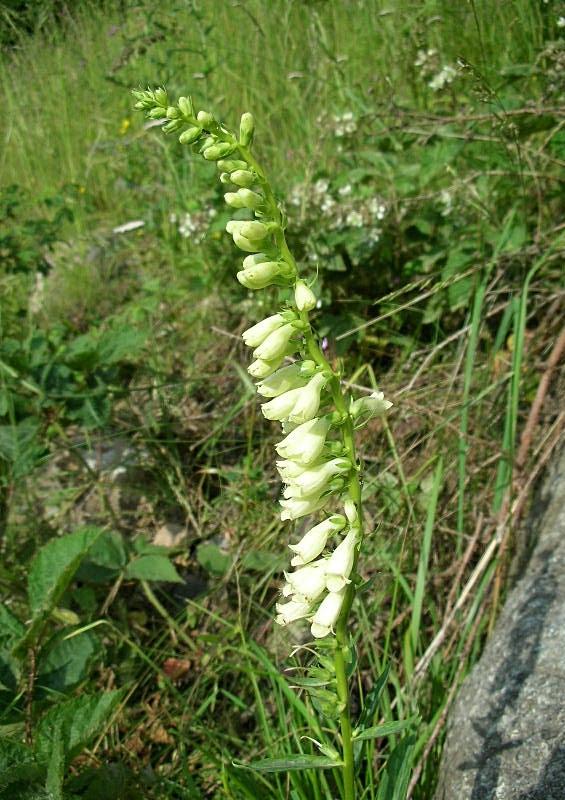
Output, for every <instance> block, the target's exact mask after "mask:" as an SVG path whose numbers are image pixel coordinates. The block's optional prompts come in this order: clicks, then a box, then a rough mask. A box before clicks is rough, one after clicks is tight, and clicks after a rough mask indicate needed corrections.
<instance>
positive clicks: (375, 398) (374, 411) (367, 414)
mask: <svg viewBox="0 0 565 800" xmlns="http://www.w3.org/2000/svg"><path fill="white" fill-rule="evenodd" d="M391 406H392V403H391V402H390V400H385V396H384V394H383V393H382V392H373V393H372V394H371V395H369V397H360V398H359V400H352V401H351V403H350V405H349V413H350V414H351V416H352V417H353V419H354V421H355V424H356V425H357V426H360V425H364V424H365V423H366V422H368V421H369V420H370V419H372V418H373V417H376V416H380V415H381V414H384V413H385V411H388V409H389V408H390V407H391Z"/></svg>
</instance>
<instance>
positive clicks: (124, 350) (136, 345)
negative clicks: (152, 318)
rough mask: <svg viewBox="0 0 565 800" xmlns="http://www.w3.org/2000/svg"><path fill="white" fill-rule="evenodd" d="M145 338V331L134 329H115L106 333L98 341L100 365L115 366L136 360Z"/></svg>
mask: <svg viewBox="0 0 565 800" xmlns="http://www.w3.org/2000/svg"><path fill="white" fill-rule="evenodd" d="M146 338H147V331H138V330H136V329H135V328H116V329H114V330H111V331H106V333H103V334H102V336H101V337H100V340H99V341H98V357H99V359H100V363H101V364H116V363H117V362H118V361H124V360H127V361H132V360H133V359H135V358H137V357H138V356H139V355H140V353H141V351H142V349H143V345H144V343H145V340H146Z"/></svg>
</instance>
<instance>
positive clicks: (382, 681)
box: [357, 664, 390, 730]
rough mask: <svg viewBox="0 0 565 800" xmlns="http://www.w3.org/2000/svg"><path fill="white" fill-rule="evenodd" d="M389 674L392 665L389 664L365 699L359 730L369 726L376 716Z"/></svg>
mask: <svg viewBox="0 0 565 800" xmlns="http://www.w3.org/2000/svg"><path fill="white" fill-rule="evenodd" d="M389 672H390V664H387V665H386V667H385V668H384V670H383V671H382V672H381V674H380V675H379V677H378V678H377V680H376V682H375V685H374V686H373V688H372V689H371V690H370V692H369V694H368V695H367V697H366V698H365V703H364V706H363V711H362V712H361V716H360V717H359V722H358V724H357V728H360V729H361V730H364V729H365V728H366V726H367V725H368V724H369V722H370V721H371V720H372V719H373V717H374V716H375V714H376V712H377V708H378V705H379V700H380V699H381V695H382V693H383V691H384V688H385V686H386V683H387V680H388V674H389Z"/></svg>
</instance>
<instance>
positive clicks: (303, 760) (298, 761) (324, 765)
mask: <svg viewBox="0 0 565 800" xmlns="http://www.w3.org/2000/svg"><path fill="white" fill-rule="evenodd" d="M233 765H234V767H241V768H243V769H252V770H255V772H296V771H298V770H304V769H331V768H332V767H341V766H342V763H341V761H335V759H333V758H329V756H310V755H305V754H303V753H297V754H296V755H289V756H284V757H281V758H263V759H261V760H260V761H252V762H251V764H237V763H236V762H235V761H234V764H233Z"/></svg>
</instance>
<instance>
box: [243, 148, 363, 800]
mask: <svg viewBox="0 0 565 800" xmlns="http://www.w3.org/2000/svg"><path fill="white" fill-rule="evenodd" d="M239 152H240V154H241V156H242V158H243V159H244V160H245V161H246V162H247V163H248V164H249V166H250V167H252V168H253V169H254V170H255V173H256V174H257V176H258V178H259V183H260V184H261V188H262V189H263V192H264V194H265V199H266V202H267V205H268V206H269V211H270V214H271V216H272V218H273V219H274V220H275V222H276V223H277V224H278V226H279V228H278V230H277V231H276V232H275V239H276V243H277V247H278V248H279V250H280V252H281V255H282V257H283V259H284V261H286V262H287V264H289V266H292V267H293V268H294V270H295V271H296V275H297V278H298V267H297V264H296V261H295V260H294V257H293V255H292V253H291V252H290V249H289V247H288V245H287V242H286V237H285V235H284V230H283V225H282V215H281V212H280V210H279V208H278V206H277V203H276V200H275V197H274V194H273V191H272V189H271V187H270V185H269V182H268V180H267V178H266V176H265V173H264V172H263V170H262V169H261V166H260V165H259V163H258V162H257V161H256V159H255V158H254V157H253V156H252V155H251V153H250V152H249V150H248V149H247V148H244V147H240V148H239ZM300 317H301V320H302V322H303V323H305V328H306V330H305V331H304V333H303V335H304V338H305V341H306V348H307V350H308V353H309V355H310V357H311V358H312V360H313V361H314V362H315V363H316V364H317V365H318V366H319V367H321V368H322V370H323V371H324V372H325V373H327V374H329V375H331V378H330V380H329V389H330V392H331V395H332V399H333V401H334V405H335V408H336V410H337V412H338V414H340V415H341V417H342V420H343V422H342V425H341V437H342V442H343V446H344V449H345V451H346V452H347V455H348V457H349V459H350V461H351V463H352V464H353V465H354V469H353V470H352V472H351V477H350V480H349V490H348V492H349V496H350V498H351V499H352V500H353V502H354V503H355V507H356V509H357V515H358V519H359V525H360V535H359V545H358V548H357V550H356V553H355V562H354V565H353V570H352V575H355V573H356V566H357V560H358V557H359V549H360V546H361V541H362V538H363V527H362V525H363V513H362V507H361V483H360V481H359V471H358V468H357V454H356V451H355V436H354V429H353V420H352V418H351V415H350V414H349V413H348V408H347V398H346V396H345V394H344V393H343V391H342V389H341V382H340V376H339V374H338V373H337V372H335V371H334V370H333V369H332V367H331V365H330V364H329V362H328V360H327V359H326V357H325V355H324V353H323V352H322V350H321V348H320V345H319V343H318V340H317V337H316V336H315V334H314V332H313V331H312V328H311V325H310V322H309V319H308V312H306V311H303V312H301V314H300ZM354 599H355V583H354V582H353V581H352V582H351V583H349V584H348V586H347V589H346V591H345V597H344V600H343V606H342V610H341V614H340V616H339V619H338V621H337V623H336V650H335V655H334V669H335V676H336V687H337V696H338V703H339V709H340V714H339V721H340V728H341V745H342V764H343V767H342V769H343V791H344V800H355V760H354V754H353V730H352V726H351V712H350V703H349V684H348V679H347V661H346V656H347V655H348V653H349V633H348V620H349V614H350V611H351V606H352V605H353V600H354Z"/></svg>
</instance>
